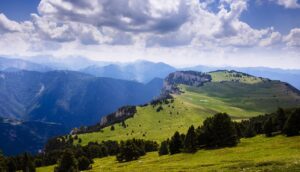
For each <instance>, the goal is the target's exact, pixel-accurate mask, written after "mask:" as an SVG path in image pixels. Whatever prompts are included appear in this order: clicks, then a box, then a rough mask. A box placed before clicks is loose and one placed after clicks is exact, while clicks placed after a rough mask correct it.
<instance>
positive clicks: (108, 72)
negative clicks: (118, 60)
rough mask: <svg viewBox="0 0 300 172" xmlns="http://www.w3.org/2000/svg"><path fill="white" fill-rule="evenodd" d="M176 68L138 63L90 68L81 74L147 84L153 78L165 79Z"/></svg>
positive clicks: (158, 64) (143, 62) (144, 62)
mask: <svg viewBox="0 0 300 172" xmlns="http://www.w3.org/2000/svg"><path fill="white" fill-rule="evenodd" d="M174 71H176V68H174V67H172V66H170V65H167V64H165V63H153V62H148V61H137V62H134V63H129V64H110V65H107V66H89V67H87V68H85V69H82V70H81V72H83V73H88V74H91V75H94V76H98V77H110V78H118V79H124V80H135V81H138V82H142V83H147V82H149V81H151V80H152V79H153V78H165V77H166V76H167V75H168V74H169V73H171V72H174Z"/></svg>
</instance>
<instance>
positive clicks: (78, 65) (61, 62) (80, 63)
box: [27, 56, 111, 71]
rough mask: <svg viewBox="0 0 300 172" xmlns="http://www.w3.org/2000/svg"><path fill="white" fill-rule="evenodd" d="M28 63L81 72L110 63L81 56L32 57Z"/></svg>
mask: <svg viewBox="0 0 300 172" xmlns="http://www.w3.org/2000/svg"><path fill="white" fill-rule="evenodd" d="M27 59H28V60H29V61H31V62H34V63H37V64H41V65H47V66H50V67H51V68H53V69H55V70H75V71H78V70H81V69H83V68H86V67H88V66H91V65H98V66H105V65H108V64H111V63H110V62H104V61H95V60H90V59H88V58H85V57H81V56H69V57H64V58H59V57H54V56H33V57H29V58H27Z"/></svg>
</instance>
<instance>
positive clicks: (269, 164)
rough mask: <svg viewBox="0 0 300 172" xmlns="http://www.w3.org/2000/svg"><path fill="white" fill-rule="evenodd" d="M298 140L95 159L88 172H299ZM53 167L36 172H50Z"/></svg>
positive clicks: (246, 142) (251, 141) (260, 140)
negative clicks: (120, 159) (122, 159)
mask: <svg viewBox="0 0 300 172" xmlns="http://www.w3.org/2000/svg"><path fill="white" fill-rule="evenodd" d="M299 143H300V136H297V137H284V136H281V135H280V136H275V137H270V138H266V137H265V136H262V135H260V136H256V137H254V138H249V139H241V142H240V143H239V144H238V146H236V147H232V148H223V149H214V150H199V151H198V152H197V153H195V154H177V155H172V156H170V155H164V156H158V154H157V152H152V153H148V154H147V155H146V156H144V157H141V158H140V159H139V160H137V161H132V162H128V163H118V162H117V161H116V158H115V157H106V158H101V159H95V163H94V164H93V169H92V170H90V171H95V172H102V171H103V172H105V171H128V172H129V171H136V172H139V171H147V172H148V171H149V172H153V171H230V172H231V171H282V172H286V171H300V144H299ZM53 168H54V167H53V166H50V167H43V168H39V169H38V170H37V171H38V172H47V171H51V170H53Z"/></svg>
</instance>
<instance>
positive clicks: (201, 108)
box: [75, 81, 300, 145]
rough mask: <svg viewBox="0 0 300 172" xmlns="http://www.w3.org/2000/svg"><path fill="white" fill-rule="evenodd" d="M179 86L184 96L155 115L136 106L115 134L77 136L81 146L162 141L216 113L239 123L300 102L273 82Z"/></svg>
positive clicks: (149, 108) (147, 108)
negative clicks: (127, 141) (144, 140)
mask: <svg viewBox="0 0 300 172" xmlns="http://www.w3.org/2000/svg"><path fill="white" fill-rule="evenodd" d="M179 87H180V89H181V90H182V91H183V93H182V94H180V95H173V96H174V102H173V103H170V104H163V105H162V107H163V110H162V111H160V112H157V111H156V110H157V108H158V106H155V107H153V106H152V105H148V106H145V107H137V113H136V114H135V115H134V117H133V118H130V119H127V120H126V121H125V123H126V125H128V126H127V127H126V128H123V127H122V126H121V124H115V125H114V128H115V130H114V131H111V127H106V128H104V129H103V130H102V131H101V132H93V133H86V134H80V135H78V136H79V138H81V139H82V144H83V145H86V144H87V143H88V142H90V141H98V142H101V141H103V140H126V139H128V138H141V139H147V140H156V141H162V140H164V139H166V138H169V137H170V136H172V135H173V134H174V132H175V131H179V132H186V131H187V129H188V127H189V126H191V125H192V124H193V125H194V126H196V127H197V126H199V125H201V123H202V121H203V120H204V119H205V118H207V117H208V116H210V115H214V114H215V113H217V112H226V113H228V114H229V115H230V116H231V117H232V118H233V119H234V120H240V119H246V118H249V117H253V116H257V115H260V114H264V113H270V112H274V111H276V109H277V108H278V107H283V108H289V107H296V106H299V102H298V100H300V97H299V95H297V94H296V93H294V92H289V93H288V94H287V93H286V90H287V89H288V88H286V87H287V86H286V85H284V84H282V83H280V82H276V81H266V82H263V81H262V82H260V83H253V84H245V83H239V82H210V83H206V84H205V85H204V86H201V87H189V86H186V85H180V86H179ZM75 143H76V142H75Z"/></svg>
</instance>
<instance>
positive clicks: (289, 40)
mask: <svg viewBox="0 0 300 172" xmlns="http://www.w3.org/2000/svg"><path fill="white" fill-rule="evenodd" d="M283 40H284V42H285V43H286V44H287V46H289V47H300V28H294V29H292V30H291V31H290V33H289V34H288V35H286V36H285V37H284V38H283Z"/></svg>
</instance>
